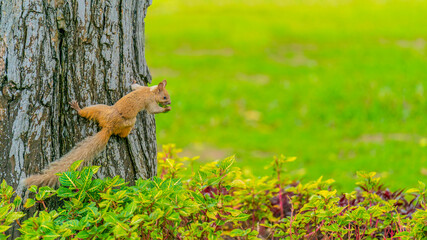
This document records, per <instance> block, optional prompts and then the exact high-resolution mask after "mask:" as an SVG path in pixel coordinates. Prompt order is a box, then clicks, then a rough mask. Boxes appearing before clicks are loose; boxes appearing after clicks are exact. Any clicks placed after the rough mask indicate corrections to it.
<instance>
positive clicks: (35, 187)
mask: <svg viewBox="0 0 427 240" xmlns="http://www.w3.org/2000/svg"><path fill="white" fill-rule="evenodd" d="M28 191H30V192H33V193H36V192H37V186H36V185H32V186H31V187H29V188H28Z"/></svg>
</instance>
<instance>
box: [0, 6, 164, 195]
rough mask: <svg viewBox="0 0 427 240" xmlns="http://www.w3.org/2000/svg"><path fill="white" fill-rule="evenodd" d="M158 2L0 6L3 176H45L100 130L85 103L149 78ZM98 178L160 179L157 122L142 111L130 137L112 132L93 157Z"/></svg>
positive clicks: (112, 96) (15, 181)
mask: <svg viewBox="0 0 427 240" xmlns="http://www.w3.org/2000/svg"><path fill="white" fill-rule="evenodd" d="M150 4H151V0H91V1H89V0H56V1H53V0H50V1H49V0H20V1H18V0H0V89H1V91H0V121H1V123H0V125H1V128H0V148H1V151H0V163H1V164H0V179H6V181H7V182H8V184H10V185H12V186H13V187H14V188H15V189H18V194H21V193H22V191H23V189H22V186H21V184H20V181H21V180H22V179H24V178H26V177H28V176H29V175H31V174H34V173H39V172H40V170H42V169H43V168H44V167H46V166H47V165H48V164H49V163H50V162H52V161H54V160H56V159H58V158H59V157H61V156H62V155H64V154H65V153H66V152H68V151H69V150H70V149H71V148H72V147H73V146H74V145H75V144H76V143H77V142H79V141H81V140H83V139H84V138H85V137H86V136H89V135H92V134H94V133H95V132H97V131H98V128H97V126H96V124H95V123H93V122H89V121H88V120H86V119H83V118H81V117H78V116H77V114H76V113H75V112H74V111H72V109H71V108H70V106H69V105H68V102H69V101H71V100H77V101H78V102H79V103H80V105H81V106H87V105H92V104H108V105H112V104H114V103H115V102H116V101H117V100H118V99H120V98H121V97H122V96H124V95H125V94H126V93H128V92H129V91H130V84H131V83H132V81H133V80H134V79H135V80H136V81H137V82H138V83H140V84H142V83H144V84H147V83H148V82H150V81H151V77H150V74H149V71H148V68H147V64H146V61H145V58H144V17H145V15H146V12H147V8H148V6H149V5H150ZM94 164H95V165H100V166H102V167H101V169H100V171H99V173H98V177H101V178H102V177H105V176H115V175H120V176H122V177H123V178H125V179H126V181H130V182H133V180H134V179H135V178H140V177H142V178H150V177H152V176H154V175H155V174H156V138H155V121H154V117H153V116H152V115H149V114H147V113H145V112H143V113H140V116H138V121H137V123H136V125H135V129H134V130H133V133H132V134H131V135H130V136H129V137H128V138H126V139H122V138H119V137H116V136H113V137H112V138H111V139H110V141H109V143H108V145H107V148H106V150H105V151H104V152H103V153H102V154H100V156H98V157H97V158H96V159H95V160H94Z"/></svg>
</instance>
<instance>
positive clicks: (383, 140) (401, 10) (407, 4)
mask: <svg viewBox="0 0 427 240" xmlns="http://www.w3.org/2000/svg"><path fill="white" fill-rule="evenodd" d="M426 12H427V2H425V1H320V0H319V1H316V0H312V1H305V0H299V1H286V0H253V1H250V0H246V1H244V0H233V1H229V0H216V1H213V0H162V1H160V0H157V1H154V2H153V5H152V6H151V7H150V8H149V9H148V16H147V19H146V36H147V39H146V41H147V45H146V47H147V48H146V49H147V52H146V58H147V61H148V65H149V67H150V69H151V72H152V75H153V77H154V79H155V82H158V81H160V80H162V79H164V78H165V79H167V80H168V86H167V88H168V89H169V91H170V93H171V95H172V111H171V112H170V113H168V114H165V115H158V116H157V117H156V119H157V123H158V143H159V144H165V143H176V144H177V145H178V146H179V147H182V148H184V149H187V150H188V151H187V152H190V153H194V154H196V153H197V154H199V153H200V155H201V156H202V158H215V157H220V156H222V155H226V154H232V153H235V154H236V156H237V160H238V163H237V164H238V165H239V166H246V167H247V168H248V169H251V170H252V171H253V172H254V173H255V174H265V173H268V170H265V169H264V168H263V166H265V165H266V164H267V163H268V162H269V161H270V160H271V158H272V156H274V155H277V154H281V153H283V154H285V155H288V156H297V157H298V161H296V162H295V163H293V164H292V165H291V166H290V168H291V170H293V171H294V173H295V174H303V175H304V176H303V179H305V180H311V179H316V178H318V177H319V176H321V175H323V176H324V178H334V179H335V180H337V187H338V188H340V189H342V190H350V189H352V188H354V185H353V183H354V178H355V172H356V171H358V170H365V171H376V172H379V173H380V174H381V175H382V176H383V177H384V181H385V182H386V183H387V184H388V185H389V186H390V187H391V188H392V189H396V188H403V187H409V186H415V185H416V184H417V180H423V181H426V178H427V177H426V176H425V175H423V173H422V172H424V174H426V173H425V172H426V171H427V148H426V147H423V146H422V144H420V141H421V140H420V139H422V138H425V137H427V127H426V126H427V118H426V113H427V104H426V103H427V102H426V97H427V96H426V95H427V93H426V91H427V89H426V88H427V48H426V46H427V42H426V40H427V28H425V26H427V18H426V17H425V13H426ZM298 169H299V170H298Z"/></svg>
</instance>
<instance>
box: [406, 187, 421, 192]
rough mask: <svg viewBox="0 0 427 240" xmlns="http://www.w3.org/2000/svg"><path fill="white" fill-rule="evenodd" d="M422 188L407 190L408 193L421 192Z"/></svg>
mask: <svg viewBox="0 0 427 240" xmlns="http://www.w3.org/2000/svg"><path fill="white" fill-rule="evenodd" d="M419 192H420V190H419V189H418V188H410V189H408V190H406V193H419Z"/></svg>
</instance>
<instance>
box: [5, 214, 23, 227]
mask: <svg viewBox="0 0 427 240" xmlns="http://www.w3.org/2000/svg"><path fill="white" fill-rule="evenodd" d="M23 216H25V214H24V213H22V212H12V213H9V215H7V217H6V220H5V223H7V224H11V223H12V222H14V221H15V220H17V219H20V218H21V217H23Z"/></svg>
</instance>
